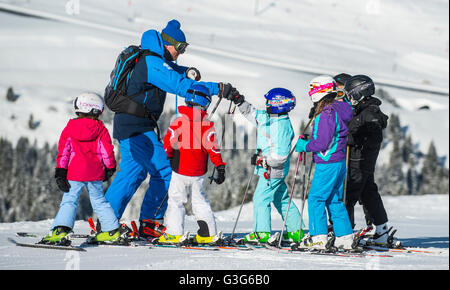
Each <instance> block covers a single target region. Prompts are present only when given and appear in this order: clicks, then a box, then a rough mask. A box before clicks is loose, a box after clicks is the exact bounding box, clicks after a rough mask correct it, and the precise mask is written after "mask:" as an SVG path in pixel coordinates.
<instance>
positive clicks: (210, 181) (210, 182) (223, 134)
mask: <svg viewBox="0 0 450 290" xmlns="http://www.w3.org/2000/svg"><path fill="white" fill-rule="evenodd" d="M232 104H233V102H231V101H230V106H229V107H228V114H231V115H233V114H234V111H235V110H236V105H234V108H233V110H231V105H232ZM224 140H225V122H224V124H223V127H222V138H221V139H220V144H219V148H220V147H221V146H222V144H223V143H224ZM214 173H216V167H215V166H214V168H213V172H212V174H211V176H210V177H209V184H212V182H213V181H214Z"/></svg>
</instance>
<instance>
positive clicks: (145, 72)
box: [113, 30, 219, 140]
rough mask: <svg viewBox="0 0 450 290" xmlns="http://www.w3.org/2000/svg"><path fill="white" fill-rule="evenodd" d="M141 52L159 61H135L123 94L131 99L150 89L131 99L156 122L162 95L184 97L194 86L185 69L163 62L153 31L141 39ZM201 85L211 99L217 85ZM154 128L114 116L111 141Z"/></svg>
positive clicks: (143, 121) (158, 37) (138, 120)
mask: <svg viewBox="0 0 450 290" xmlns="http://www.w3.org/2000/svg"><path fill="white" fill-rule="evenodd" d="M141 48H142V49H148V50H150V51H152V52H154V53H156V54H158V55H159V56H160V57H158V56H153V55H149V56H146V57H143V58H141V59H140V60H139V61H138V63H137V64H136V66H135V68H134V71H133V73H132V74H131V77H130V79H129V83H128V90H127V93H128V95H129V96H131V95H134V94H136V93H139V92H141V91H143V90H145V89H146V88H150V87H152V88H151V89H150V90H148V91H147V92H145V93H143V94H140V95H138V96H136V97H134V98H133V100H134V101H136V102H138V103H142V104H145V106H146V107H147V109H148V110H149V111H150V112H152V113H153V115H154V116H155V117H156V118H157V119H158V118H159V117H160V115H161V113H162V112H163V109H164V103H165V101H166V93H172V94H176V95H179V96H181V97H185V96H186V93H187V90H188V89H189V88H190V87H191V85H192V84H194V83H197V82H196V81H194V80H191V79H189V78H187V77H186V74H185V71H186V69H187V68H186V67H183V66H179V65H177V64H175V63H174V62H172V61H167V60H166V59H164V45H163V41H162V38H161V34H160V33H159V32H157V31H156V30H148V31H146V32H144V34H143V35H142V38H141ZM201 84H203V85H205V86H207V87H208V88H209V91H210V93H211V95H217V94H218V92H219V86H218V84H217V83H212V82H201ZM155 127H156V124H155V122H154V121H153V120H150V119H147V118H140V117H136V116H133V115H129V114H124V113H121V114H117V113H116V114H115V115H114V129H113V137H114V138H116V139H119V140H122V139H126V138H129V137H132V136H136V135H139V134H141V133H145V132H148V131H153V129H154V128H155Z"/></svg>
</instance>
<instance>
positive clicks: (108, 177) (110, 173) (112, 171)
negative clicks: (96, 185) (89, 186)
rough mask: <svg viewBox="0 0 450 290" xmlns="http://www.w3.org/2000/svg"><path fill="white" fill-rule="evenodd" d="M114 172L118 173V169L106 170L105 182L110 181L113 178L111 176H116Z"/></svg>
mask: <svg viewBox="0 0 450 290" xmlns="http://www.w3.org/2000/svg"><path fill="white" fill-rule="evenodd" d="M114 172H116V168H115V167H113V168H105V180H103V181H108V179H110V178H111V176H113V175H114Z"/></svg>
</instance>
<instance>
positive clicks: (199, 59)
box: [0, 0, 449, 166]
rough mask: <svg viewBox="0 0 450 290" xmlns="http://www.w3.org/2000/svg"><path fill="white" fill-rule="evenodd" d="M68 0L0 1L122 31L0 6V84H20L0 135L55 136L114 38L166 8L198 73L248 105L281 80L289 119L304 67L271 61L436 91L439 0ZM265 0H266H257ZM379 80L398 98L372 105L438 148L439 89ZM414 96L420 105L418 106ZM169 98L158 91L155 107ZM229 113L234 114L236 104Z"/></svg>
mask: <svg viewBox="0 0 450 290" xmlns="http://www.w3.org/2000/svg"><path fill="white" fill-rule="evenodd" d="M68 2H70V1H68ZM68 2H65V1H42V0H32V1H1V2H0V3H5V4H9V5H16V6H18V7H23V8H26V9H30V10H37V11H46V12H49V13H52V14H54V15H60V16H64V17H72V18H73V19H74V20H82V21H86V22H93V23H98V24H102V25H106V26H108V27H111V28H120V29H122V30H126V31H130V34H128V35H125V34H123V33H122V34H121V33H115V32H112V31H105V30H99V29H96V28H92V27H85V26H79V25H76V24H70V23H64V22H57V21H46V20H42V19H38V18H27V17H20V16H17V15H10V14H5V13H2V17H1V19H0V23H1V24H2V25H1V27H0V31H1V33H0V35H1V37H0V96H1V95H4V94H5V92H6V89H7V87H8V86H10V85H12V86H13V87H14V89H15V90H16V93H17V94H19V95H20V98H19V100H18V101H17V102H16V103H6V101H5V100H4V98H0V105H1V106H0V108H1V109H0V110H1V113H2V114H1V116H0V118H1V119H0V121H1V124H2V125H1V127H0V128H1V130H0V136H2V137H7V138H8V139H10V140H12V141H15V140H17V139H18V138H19V137H20V136H24V135H26V136H30V137H31V138H32V139H33V138H36V139H37V141H38V143H40V144H42V143H43V142H44V141H48V142H51V143H54V142H56V141H57V138H58V133H59V132H60V129H61V128H62V127H63V126H64V123H65V119H67V118H69V117H71V116H72V115H71V114H68V112H70V110H71V107H70V103H71V100H72V99H73V97H74V96H75V95H76V94H77V93H79V92H81V91H84V90H94V91H98V92H100V93H102V92H103V89H104V87H105V85H106V83H107V81H108V76H109V72H110V70H111V69H112V66H113V63H114V60H115V57H116V56H117V54H118V52H119V51H120V50H121V48H123V47H124V46H127V45H129V44H131V43H135V44H136V43H139V35H140V33H142V32H143V31H145V30H147V29H150V28H155V29H158V30H161V29H162V28H163V27H164V26H165V24H166V23H167V21H168V20H170V19H172V18H176V19H179V20H180V21H181V22H182V25H183V26H182V27H183V30H184V31H185V32H186V35H187V37H188V41H189V42H190V43H191V49H190V50H188V53H187V54H186V55H183V56H182V57H181V58H180V64H183V65H187V66H196V67H197V68H199V69H200V71H201V72H202V76H203V79H204V80H207V81H225V82H230V83H232V84H233V85H234V86H236V87H237V88H238V89H239V90H240V91H241V92H242V93H243V94H245V96H246V97H247V98H248V99H249V100H250V101H251V102H253V103H254V104H255V105H257V106H260V107H262V106H263V102H262V101H261V98H262V96H263V95H264V94H265V93H266V92H267V91H268V90H269V89H270V88H273V87H276V86H281V87H286V88H289V89H290V90H292V91H293V92H294V94H295V95H296V96H297V99H298V106H297V108H296V109H295V111H294V112H293V113H292V114H291V115H292V119H293V120H294V127H295V128H297V127H298V125H299V124H300V122H301V120H302V119H306V118H307V113H308V111H309V108H310V106H311V102H310V100H309V99H308V97H307V94H306V91H307V87H308V82H309V80H310V79H311V78H312V77H313V74H308V73H301V72H299V71H296V70H292V69H289V67H286V66H283V65H282V64H289V65H296V66H298V67H306V68H311V70H310V71H312V72H314V71H316V72H319V71H327V72H330V73H337V72H341V71H346V72H348V73H352V74H356V73H365V74H369V75H370V76H372V77H373V78H374V79H375V80H377V79H379V80H380V81H381V80H390V81H393V82H409V83H411V84H422V85H423V84H425V85H431V86H434V87H437V88H444V90H446V91H447V92H448V80H449V74H448V13H447V12H448V1H438V0H433V1H426V2H424V1H419V0H415V1H408V2H401V3H400V2H398V1H393V0H391V1H377V0H370V1H357V0H352V1H345V2H343V1H334V0H324V1H320V2H317V1H302V2H301V3H298V1H297V2H296V1H293V0H286V1H258V3H259V6H255V3H257V1H255V2H254V1H231V2H230V1H205V0H196V1H174V0H171V1H152V2H151V3H150V2H147V1H128V2H124V1H117V0H114V1H106V0H105V1H103V0H102V1H95V2H86V1H81V2H80V1H79V4H80V6H79V8H80V10H79V14H74V15H72V16H70V15H68V14H67V13H66V12H67V10H66V4H67V3H68ZM71 2H74V3H76V2H77V1H76V0H74V1H71ZM272 2H273V3H275V6H273V7H270V6H268V5H269V4H270V3H272ZM174 7H176V9H174ZM267 7H269V8H268V9H265V8H267ZM256 10H257V11H259V12H258V13H255V11H256ZM217 51H220V52H224V54H217V53H216V52H217ZM233 55H234V56H240V58H235V57H233ZM255 59H256V60H255ZM273 63H276V64H280V66H272V65H271V64H273ZM379 87H383V86H379ZM384 89H386V90H387V91H388V92H389V93H390V94H391V95H392V96H393V97H394V98H396V99H397V102H398V103H399V104H400V106H401V107H400V108H394V107H392V106H390V105H389V104H387V103H385V104H383V106H382V109H383V110H384V111H385V112H386V113H388V114H390V113H391V112H395V113H397V114H399V115H400V118H401V120H402V122H403V123H402V125H404V126H407V127H408V132H407V133H410V134H412V137H413V140H415V141H416V142H418V144H417V146H418V147H419V148H420V149H421V150H422V151H426V150H427V148H428V145H429V143H430V141H431V140H433V141H434V142H435V144H436V147H437V150H438V153H439V154H440V155H442V156H448V148H449V143H448V139H449V138H448V129H449V119H448V107H449V106H448V96H442V95H433V94H429V93H423V92H420V93H419V92H411V91H406V90H403V89H393V88H391V87H384ZM172 97H173V96H172ZM423 105H428V106H429V107H430V110H421V111H418V108H419V107H421V106H423ZM50 106H52V107H55V108H56V109H57V110H56V111H55V110H53V109H51V110H49V107H50ZM173 107H174V101H173V99H172V98H169V100H168V102H167V105H166V109H173ZM224 107H225V106H224ZM224 107H223V108H220V110H222V111H224V110H225V108H224ZM30 113H33V115H34V118H35V120H36V121H40V123H39V124H40V126H39V127H38V128H37V129H36V130H35V131H30V130H28V129H27V124H26V121H27V120H28V118H29V114H30ZM13 115H14V116H13ZM236 121H237V122H242V119H241V118H239V116H238V117H237V118H236ZM447 166H448V160H447Z"/></svg>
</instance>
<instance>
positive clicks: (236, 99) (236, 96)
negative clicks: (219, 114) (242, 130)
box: [229, 89, 245, 106]
mask: <svg viewBox="0 0 450 290" xmlns="http://www.w3.org/2000/svg"><path fill="white" fill-rule="evenodd" d="M229 96H230V97H229V100H230V101H232V102H233V103H234V104H235V105H237V106H240V105H241V104H242V103H243V102H244V101H245V97H244V96H243V95H241V94H240V93H239V92H238V90H236V89H234V90H233V91H232V92H231V93H230V95H229Z"/></svg>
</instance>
